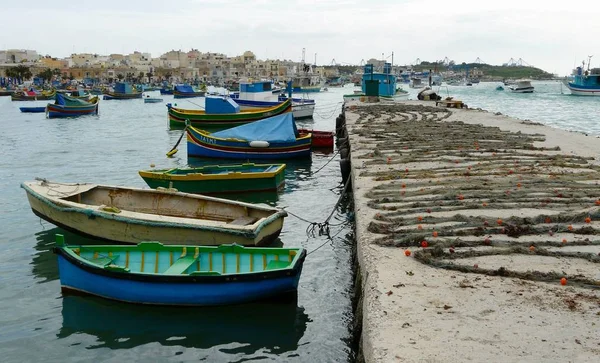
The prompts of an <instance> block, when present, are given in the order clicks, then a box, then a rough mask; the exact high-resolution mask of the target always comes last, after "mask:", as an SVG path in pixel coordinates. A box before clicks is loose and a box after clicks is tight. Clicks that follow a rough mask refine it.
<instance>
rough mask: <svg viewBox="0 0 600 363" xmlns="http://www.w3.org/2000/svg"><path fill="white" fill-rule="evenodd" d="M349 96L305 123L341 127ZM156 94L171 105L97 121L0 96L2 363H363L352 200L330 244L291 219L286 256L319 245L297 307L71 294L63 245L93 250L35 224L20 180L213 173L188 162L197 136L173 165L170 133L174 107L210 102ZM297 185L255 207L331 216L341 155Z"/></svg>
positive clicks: (133, 103)
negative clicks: (355, 329)
mask: <svg viewBox="0 0 600 363" xmlns="http://www.w3.org/2000/svg"><path fill="white" fill-rule="evenodd" d="M350 92H351V91H350ZM342 94H343V90H341V89H338V90H335V91H334V90H332V91H329V92H323V93H320V94H317V95H315V98H316V100H317V104H318V106H317V109H316V112H315V116H314V119H312V120H308V121H302V122H299V124H301V125H303V126H307V127H314V128H315V129H323V130H333V129H334V127H335V117H336V116H337V115H338V114H339V113H340V110H341V102H342V97H341V95H342ZM153 96H156V97H162V98H163V99H164V100H165V102H164V103H162V104H144V103H143V102H142V100H129V101H100V115H99V116H97V117H96V116H88V117H83V118H78V119H52V120H49V119H46V118H45V115H44V114H26V113H21V112H20V111H19V108H18V107H19V106H34V105H39V106H43V105H45V104H46V102H43V101H39V102H11V100H10V97H1V98H0V125H1V126H2V137H0V155H2V157H1V158H0V195H1V196H2V197H1V199H0V201H1V203H0V206H1V208H0V226H2V227H1V232H0V243H1V246H2V253H1V254H0V361H1V362H40V361H44V362H66V361H68V362H77V361H85V362H89V361H99V362H124V361H146V362H160V361H173V362H179V361H206V362H242V361H286V362H307V361H311V362H339V361H351V360H352V359H353V352H352V349H351V347H350V337H351V336H350V324H351V322H352V311H351V310H352V309H351V296H352V265H351V245H352V240H353V236H352V226H350V225H348V222H349V221H351V219H352V214H351V213H350V211H349V209H348V208H349V204H348V202H347V200H346V201H345V202H344V203H342V204H341V206H340V208H338V210H337V211H336V212H335V213H334V215H333V217H332V219H331V221H330V222H331V224H332V227H331V231H330V234H331V236H332V238H331V239H328V238H327V237H325V236H316V237H315V238H308V237H307V234H306V229H307V226H308V224H307V223H306V222H304V221H302V220H300V219H297V218H295V217H293V216H291V215H290V216H289V217H288V218H286V221H285V224H284V230H283V232H282V234H281V237H280V239H281V243H282V244H283V245H284V246H290V247H297V246H303V247H305V248H306V249H307V250H308V251H309V252H311V251H313V250H315V249H317V248H318V247H320V248H319V249H318V250H316V251H315V252H314V253H311V254H310V255H309V256H308V257H307V259H306V262H305V265H304V270H303V273H302V277H301V279H300V286H299V291H298V297H297V301H291V302H285V303H272V302H270V303H255V304H248V305H241V306H231V307H219V308H185V309H181V308H162V307H141V306H133V305H128V304H123V303H117V302H111V301H105V300H103V299H98V298H93V297H75V296H66V297H63V296H62V294H61V292H60V284H59V280H58V271H57V263H56V256H55V255H54V254H53V253H52V251H51V248H52V246H53V244H54V238H55V237H54V236H55V234H56V233H63V234H66V237H67V242H70V243H73V244H75V243H78V242H79V241H82V239H81V238H80V237H78V236H76V235H74V234H71V233H67V232H65V231H63V230H61V229H59V228H56V227H54V226H53V225H52V224H50V223H47V222H45V221H42V220H40V219H39V218H37V217H36V216H34V215H33V213H32V212H31V210H30V208H29V204H28V202H27V198H26V196H25V192H24V191H23V189H21V188H20V183H21V182H23V181H27V180H32V179H34V178H36V177H40V178H46V179H49V180H55V181H62V182H93V183H103V184H113V185H127V186H135V187H146V185H145V183H144V181H143V180H142V179H141V178H140V177H139V176H138V174H137V172H138V170H140V169H147V168H149V167H150V164H155V165H156V168H162V167H166V168H170V167H179V166H186V165H188V164H193V165H197V164H203V163H206V161H203V160H190V161H188V158H187V154H186V146H185V139H184V141H183V142H182V144H181V145H180V146H179V152H178V153H177V154H176V155H175V157H174V158H171V159H169V158H167V157H166V156H165V153H166V152H167V151H169V150H170V149H171V147H172V146H173V145H174V144H175V143H176V141H177V139H178V138H179V137H180V135H181V130H169V129H168V125H167V110H166V107H165V103H166V102H176V103H178V105H179V106H180V107H184V108H198V105H202V103H203V99H191V100H189V101H185V100H173V98H172V96H160V95H158V92H155V93H154V94H153ZM332 159H333V160H332ZM330 160H331V162H330ZM217 162H219V161H212V163H217ZM285 178H286V180H285V190H284V191H283V192H282V193H279V195H273V194H270V195H259V196H256V197H254V198H250V199H251V200H252V199H254V200H253V201H256V202H258V201H263V202H268V203H269V204H271V205H275V206H279V207H284V206H285V207H287V209H288V210H289V211H290V212H292V213H294V214H296V215H298V216H299V217H302V218H304V219H306V220H310V221H314V222H323V221H324V220H325V219H326V218H327V217H328V216H329V215H330V213H332V211H333V208H334V205H335V204H336V202H337V200H338V198H339V196H340V193H341V188H340V183H341V175H340V172H339V163H338V157H337V156H335V154H334V153H333V152H331V153H313V155H312V157H311V158H310V159H307V160H298V161H292V162H288V163H287V168H286V177H285ZM83 241H84V242H88V243H90V242H94V241H90V240H83ZM321 246H322V247H321Z"/></svg>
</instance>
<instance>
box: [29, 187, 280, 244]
mask: <svg viewBox="0 0 600 363" xmlns="http://www.w3.org/2000/svg"><path fill="white" fill-rule="evenodd" d="M21 187H22V188H23V189H25V191H26V193H27V198H28V200H29V204H30V205H31V209H32V210H33V213H35V214H36V215H37V216H39V217H41V218H43V219H45V220H47V221H49V222H51V223H53V224H55V225H57V226H59V227H62V228H64V229H67V230H72V231H74V232H77V233H81V234H84V235H88V236H91V237H94V238H99V239H105V240H110V241H118V242H125V243H139V242H142V241H149V240H153V241H156V240H158V241H161V242H162V243H164V244H203V245H221V244H230V243H237V244H240V245H246V246H255V245H264V244H268V243H270V242H272V241H273V240H274V239H275V238H277V237H278V236H279V233H280V232H281V228H282V227H283V219H284V218H285V217H286V216H287V213H286V212H285V211H283V210H279V209H276V208H272V207H268V206H259V205H254V204H249V203H243V202H237V201H232V200H227V199H220V198H213V197H208V196H203V195H196V194H188V193H181V192H177V191H175V190H174V189H164V188H163V189H161V190H154V189H139V188H129V187H120V186H108V185H99V184H91V183H77V184H75V183H57V182H50V181H46V180H43V179H42V180H37V181H34V182H25V183H23V184H21Z"/></svg>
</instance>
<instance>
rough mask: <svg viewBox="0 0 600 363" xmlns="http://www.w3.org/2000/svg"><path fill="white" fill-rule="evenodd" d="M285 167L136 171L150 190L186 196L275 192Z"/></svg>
mask: <svg viewBox="0 0 600 363" xmlns="http://www.w3.org/2000/svg"><path fill="white" fill-rule="evenodd" d="M284 171H285V164H253V163H245V164H237V165H207V166H202V167H198V168H174V169H163V170H140V171H139V174H140V176H141V177H142V178H143V179H144V181H145V182H146V184H148V186H150V187H151V188H159V187H164V188H175V189H177V190H179V191H181V192H186V193H202V194H218V193H240V192H257V191H271V190H278V189H280V188H282V187H283V184H284V181H285V175H284Z"/></svg>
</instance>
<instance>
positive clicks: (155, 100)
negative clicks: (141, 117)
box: [144, 96, 163, 103]
mask: <svg viewBox="0 0 600 363" xmlns="http://www.w3.org/2000/svg"><path fill="white" fill-rule="evenodd" d="M162 101H163V99H162V98H158V97H150V96H148V97H146V98H144V103H161V102H162Z"/></svg>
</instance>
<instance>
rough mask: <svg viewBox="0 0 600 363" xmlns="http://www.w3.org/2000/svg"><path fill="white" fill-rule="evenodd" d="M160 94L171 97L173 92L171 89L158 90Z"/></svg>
mask: <svg viewBox="0 0 600 363" xmlns="http://www.w3.org/2000/svg"><path fill="white" fill-rule="evenodd" d="M160 94H161V95H172V94H173V90H172V89H161V90H160Z"/></svg>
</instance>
